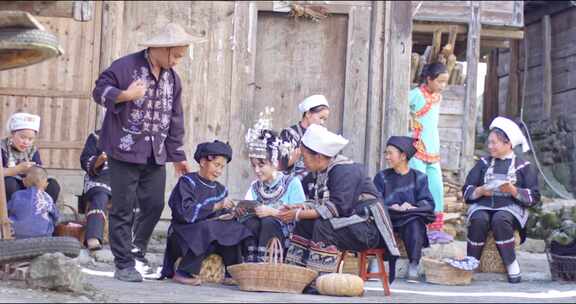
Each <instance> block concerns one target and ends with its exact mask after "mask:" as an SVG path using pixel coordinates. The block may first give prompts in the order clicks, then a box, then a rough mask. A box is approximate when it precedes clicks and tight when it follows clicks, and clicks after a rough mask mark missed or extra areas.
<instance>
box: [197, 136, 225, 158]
mask: <svg viewBox="0 0 576 304" xmlns="http://www.w3.org/2000/svg"><path fill="white" fill-rule="evenodd" d="M210 155H213V156H223V157H225V158H226V159H227V160H228V162H230V161H231V160H232V147H230V145H229V144H228V143H224V142H221V141H219V140H215V141H213V142H204V143H201V144H199V145H198V146H197V147H196V152H195V153H194V159H195V160H196V162H198V163H200V159H202V158H204V157H208V156H210Z"/></svg>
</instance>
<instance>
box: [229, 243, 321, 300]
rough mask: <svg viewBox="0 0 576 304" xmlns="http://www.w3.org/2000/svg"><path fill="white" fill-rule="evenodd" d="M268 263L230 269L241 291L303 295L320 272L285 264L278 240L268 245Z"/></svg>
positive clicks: (245, 264)
mask: <svg viewBox="0 0 576 304" xmlns="http://www.w3.org/2000/svg"><path fill="white" fill-rule="evenodd" d="M267 260H268V262H267V263H243V264H237V265H232V266H229V267H228V272H230V274H231V275H232V278H233V279H234V280H236V282H238V285H239V286H240V290H244V291H269V292H284V293H302V291H303V290H304V288H305V287H306V286H307V285H309V284H310V283H311V282H312V281H313V280H314V279H316V277H317V276H318V272H317V271H314V270H311V269H308V268H305V267H300V266H296V265H289V264H283V261H284V255H283V250H282V245H281V244H280V241H279V240H278V239H276V238H274V239H272V240H271V241H270V243H269V245H268V251H267Z"/></svg>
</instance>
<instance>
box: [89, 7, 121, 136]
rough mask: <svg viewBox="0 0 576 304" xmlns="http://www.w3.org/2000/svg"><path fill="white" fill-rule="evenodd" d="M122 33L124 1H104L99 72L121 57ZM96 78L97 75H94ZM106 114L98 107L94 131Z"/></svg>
mask: <svg viewBox="0 0 576 304" xmlns="http://www.w3.org/2000/svg"><path fill="white" fill-rule="evenodd" d="M123 31H124V1H104V3H103V5H102V31H101V34H102V38H101V46H100V70H99V73H101V72H103V71H104V70H105V69H106V68H108V66H110V64H111V63H112V61H114V60H116V59H118V58H119V57H120V56H121V55H122V46H123V45H124V44H123V43H122V41H123V40H122V36H123ZM99 73H98V74H99ZM96 77H98V75H96ZM104 114H106V108H104V107H102V106H98V110H97V116H96V117H97V118H96V126H95V127H96V129H99V128H100V127H101V126H100V125H101V123H102V121H103V120H104Z"/></svg>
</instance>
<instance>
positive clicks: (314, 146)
mask: <svg viewBox="0 0 576 304" xmlns="http://www.w3.org/2000/svg"><path fill="white" fill-rule="evenodd" d="M302 143H303V144H304V145H305V146H306V147H308V148H310V149H311V150H313V151H315V152H317V153H320V154H323V155H326V156H329V157H334V156H336V154H338V152H340V151H341V150H342V149H343V148H344V146H346V145H347V144H348V140H347V139H346V138H344V137H342V136H341V135H338V134H334V133H332V132H330V131H328V129H326V128H325V127H323V126H320V125H316V124H312V125H310V126H309V127H308V129H306V133H304V136H303V137H302Z"/></svg>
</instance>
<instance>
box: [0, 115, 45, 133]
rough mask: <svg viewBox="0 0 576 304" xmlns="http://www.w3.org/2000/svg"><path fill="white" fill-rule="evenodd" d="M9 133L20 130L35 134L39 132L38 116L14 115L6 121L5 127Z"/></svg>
mask: <svg viewBox="0 0 576 304" xmlns="http://www.w3.org/2000/svg"><path fill="white" fill-rule="evenodd" d="M6 128H7V129H8V131H9V132H13V131H18V130H22V129H30V130H34V131H36V132H38V131H40V116H38V115H34V114H29V113H24V112H20V113H14V114H12V116H10V119H8V124H7V126H6Z"/></svg>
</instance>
